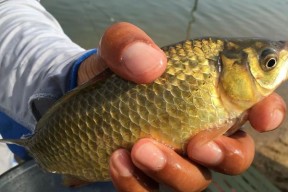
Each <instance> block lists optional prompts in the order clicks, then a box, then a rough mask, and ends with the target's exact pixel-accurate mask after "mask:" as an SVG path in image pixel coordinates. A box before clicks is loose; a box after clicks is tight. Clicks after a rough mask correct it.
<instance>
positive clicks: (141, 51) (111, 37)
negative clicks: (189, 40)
mask: <svg viewBox="0 0 288 192" xmlns="http://www.w3.org/2000/svg"><path fill="white" fill-rule="evenodd" d="M98 55H99V56H100V57H101V58H102V59H103V60H104V62H105V63H106V64H107V65H108V66H109V68H111V69H112V71H114V72H115V73H116V74H118V75H120V76H121V77H122V78H125V79H127V80H130V81H133V82H136V83H150V82H152V81H154V80H155V79H156V78H158V77H159V76H160V75H161V74H162V73H163V72H164V70H165V68H166V62H167V59H166V56H165V54H164V52H163V51H162V50H161V49H160V48H159V47H158V46H157V45H156V44H155V43H154V42H153V41H152V39H151V38H150V37H149V36H148V35H147V34H146V33H145V32H143V31H142V30H141V29H139V28H138V27H136V26H134V25H132V24H129V23H124V22H122V23H117V24H114V25H112V26H111V27H109V28H108V29H107V30H106V32H105V33H104V35H103V37H102V39H101V42H100V46H99V51H98Z"/></svg>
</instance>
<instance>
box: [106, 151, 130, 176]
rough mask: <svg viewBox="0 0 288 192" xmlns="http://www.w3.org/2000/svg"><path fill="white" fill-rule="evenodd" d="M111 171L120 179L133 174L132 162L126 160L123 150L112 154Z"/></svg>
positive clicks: (126, 154) (125, 153) (126, 155)
mask: <svg viewBox="0 0 288 192" xmlns="http://www.w3.org/2000/svg"><path fill="white" fill-rule="evenodd" d="M110 161H111V169H112V170H113V171H116V172H117V174H118V175H120V176H122V177H130V176H132V173H133V167H132V166H131V165H132V161H131V160H130V159H129V158H128V153H127V152H126V151H124V150H118V151H116V152H114V154H113V155H112V157H111V160H110Z"/></svg>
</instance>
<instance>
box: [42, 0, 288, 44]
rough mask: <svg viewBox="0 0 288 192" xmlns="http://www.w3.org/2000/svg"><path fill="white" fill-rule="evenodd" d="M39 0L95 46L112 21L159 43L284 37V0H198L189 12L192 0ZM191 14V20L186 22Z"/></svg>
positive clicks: (287, 6)
mask: <svg viewBox="0 0 288 192" xmlns="http://www.w3.org/2000/svg"><path fill="white" fill-rule="evenodd" d="M41 2H42V4H43V5H44V6H45V7H46V8H47V9H48V10H49V12H50V13H52V14H53V15H54V16H55V17H56V18H57V19H58V21H59V22H60V24H61V25H62V27H63V28H64V31H65V32H66V33H67V34H68V35H69V36H70V37H71V38H72V39H73V40H74V41H75V42H77V43H78V44H80V45H82V46H83V47H85V48H92V47H96V46H97V44H98V41H99V39H100V37H101V35H102V34H103V31H104V30H105V28H107V27H108V26H110V25H111V24H113V23H114V22H118V21H127V22H131V23H133V24H135V25H137V26H139V27H141V28H142V29H144V30H145V31H146V32H147V33H148V34H149V35H150V36H151V37H152V38H153V39H154V40H155V41H156V43H157V44H158V45H160V46H164V45H167V44H170V43H175V42H178V41H181V40H184V39H186V37H187V36H188V37H189V38H195V37H203V36H216V37H264V38H268V39H273V40H278V39H281V40H288V11H287V10H288V0H273V1H271V0H253V1H251V0H241V1H239V0H229V1H228V0H199V2H198V6H197V9H196V10H195V11H194V12H193V14H191V12H192V11H191V10H193V6H194V4H195V3H194V2H195V1H194V0H177V1H175V0H158V1H149V0H141V1H137V0H121V1H119V0H105V1H103V0H101V1H100V0H42V1H41ZM193 17H194V22H192V25H189V23H191V21H192V20H193ZM187 28H188V29H189V30H187ZM187 31H188V34H187Z"/></svg>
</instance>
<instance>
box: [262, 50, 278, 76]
mask: <svg viewBox="0 0 288 192" xmlns="http://www.w3.org/2000/svg"><path fill="white" fill-rule="evenodd" d="M260 60H261V67H262V69H263V70H264V71H270V70H271V69H273V68H275V67H276V65H277V61H278V57H277V53H276V51H275V50H274V49H265V50H263V51H262V53H261V56H260Z"/></svg>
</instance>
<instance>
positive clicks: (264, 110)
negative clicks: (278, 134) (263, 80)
mask: <svg viewBox="0 0 288 192" xmlns="http://www.w3.org/2000/svg"><path fill="white" fill-rule="evenodd" d="M285 113H286V104H285V102H284V101H283V99H282V98H281V97H280V96H279V95H278V94H276V93H273V94H271V95H270V96H268V97H267V98H265V99H264V100H262V101H261V102H260V103H258V104H256V105H255V106H254V107H253V108H251V109H250V111H249V116H248V119H249V121H250V124H251V125H252V126H253V127H254V128H255V129H256V130H258V131H259V132H264V131H270V130H273V129H275V128H277V127H278V126H279V125H280V124H281V123H282V122H283V120H284V118H285Z"/></svg>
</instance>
